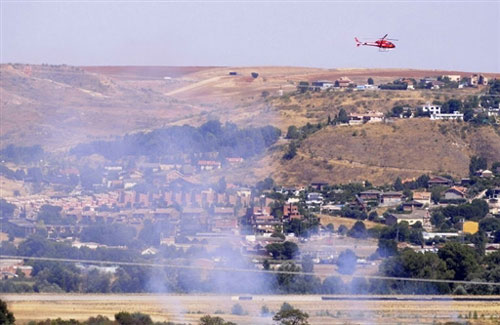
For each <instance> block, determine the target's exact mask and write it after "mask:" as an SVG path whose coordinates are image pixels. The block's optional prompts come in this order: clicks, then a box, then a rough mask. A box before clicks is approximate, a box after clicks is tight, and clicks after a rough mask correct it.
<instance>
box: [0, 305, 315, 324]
mask: <svg viewBox="0 0 500 325" xmlns="http://www.w3.org/2000/svg"><path fill="white" fill-rule="evenodd" d="M237 306H239V308H240V309H241V306H240V305H238V304H237V305H235V306H233V310H234V309H235V307H237ZM262 310H263V311H266V310H267V312H266V313H262V316H263V317H267V316H269V315H270V314H271V313H270V312H269V310H268V309H267V307H266V306H263V309H262ZM233 314H235V315H241V314H239V313H234V312H233ZM308 318H309V315H308V314H307V313H305V312H303V311H301V310H300V309H297V308H294V307H293V306H292V305H290V304H289V303H287V302H284V303H283V305H282V306H281V308H280V310H279V311H278V312H277V313H276V314H274V316H273V320H274V321H275V322H277V324H280V325H309V322H308V321H307V320H308ZM0 324H3V325H14V324H15V317H14V315H13V313H12V312H10V311H9V310H8V309H7V304H6V303H5V302H4V301H3V300H1V299H0ZM28 324H30V325H175V324H174V323H172V322H153V320H152V319H151V316H150V315H148V314H145V313H141V312H133V313H129V312H125V311H121V312H119V313H116V314H115V319H114V321H113V320H111V319H109V318H108V317H106V316H102V315H97V316H95V317H89V318H88V319H87V320H86V321H82V322H81V321H78V320H75V319H70V320H63V319H61V318H57V319H46V320H43V321H31V322H29V323H28ZM199 325H236V323H233V322H227V321H225V320H224V319H223V318H222V317H219V316H210V315H205V316H202V317H201V318H200V322H199Z"/></svg>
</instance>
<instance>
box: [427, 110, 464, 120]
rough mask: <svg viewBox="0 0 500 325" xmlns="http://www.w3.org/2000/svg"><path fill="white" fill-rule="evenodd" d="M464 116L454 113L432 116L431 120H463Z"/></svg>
mask: <svg viewBox="0 0 500 325" xmlns="http://www.w3.org/2000/svg"><path fill="white" fill-rule="evenodd" d="M463 119H464V114H463V113H460V112H459V111H454V112H453V113H448V114H444V113H443V114H441V113H440V114H431V120H463Z"/></svg>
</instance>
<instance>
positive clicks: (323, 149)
mask: <svg viewBox="0 0 500 325" xmlns="http://www.w3.org/2000/svg"><path fill="white" fill-rule="evenodd" d="M280 153H281V154H282V153H283V152H280ZM472 156H481V157H486V159H487V161H489V162H493V161H498V160H500V132H499V130H498V128H495V127H492V126H481V127H477V126H472V125H470V124H468V123H464V122H444V121H443V122H437V121H430V120H428V119H408V120H399V121H396V122H393V123H387V124H385V123H379V124H365V125H361V126H354V127H348V126H328V127H324V128H322V129H321V130H320V131H318V132H316V133H313V134H312V135H310V136H309V137H307V138H306V139H305V140H303V141H301V142H300V145H299V147H298V149H297V153H296V155H295V156H294V157H293V158H292V159H290V160H286V159H281V157H279V154H278V153H275V156H274V161H275V165H273V166H272V167H271V168H270V169H269V171H270V172H271V174H272V175H273V177H274V178H275V179H278V180H279V181H282V182H284V183H287V184H297V183H299V184H306V183H308V182H311V181H315V180H322V181H326V182H329V183H338V182H341V183H347V182H353V181H363V180H369V181H371V182H375V183H378V184H381V183H386V182H389V183H390V182H391V181H392V180H394V179H396V177H398V176H400V177H402V178H414V177H418V176H419V175H421V174H449V175H452V176H455V177H466V176H467V175H468V171H469V169H468V168H469V161H470V158H471V157H472ZM278 165H280V166H281V167H280V168H278V167H277V166H278Z"/></svg>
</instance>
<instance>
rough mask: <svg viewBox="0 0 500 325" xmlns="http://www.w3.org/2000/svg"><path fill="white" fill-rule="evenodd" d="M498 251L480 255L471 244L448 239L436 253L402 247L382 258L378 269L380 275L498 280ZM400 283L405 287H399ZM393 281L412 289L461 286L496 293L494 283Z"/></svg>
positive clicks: (432, 290) (426, 290) (446, 290)
mask: <svg viewBox="0 0 500 325" xmlns="http://www.w3.org/2000/svg"><path fill="white" fill-rule="evenodd" d="M499 261H500V253H499V252H495V253H492V254H490V255H488V256H480V255H479V254H478V253H477V252H476V250H474V249H473V248H472V247H469V246H467V245H464V244H461V243H455V242H449V243H446V244H445V245H444V246H443V247H442V248H440V249H439V251H438V253H437V254H435V253H430V252H426V253H417V252H415V251H413V250H411V249H404V250H403V251H401V252H400V253H398V254H397V255H395V256H393V257H391V258H389V259H386V260H384V262H383V263H382V265H381V267H380V270H381V272H382V273H383V274H384V275H387V276H395V277H408V278H421V279H445V280H467V281H468V280H471V281H484V282H498V281H499V280H500V264H498V262H499ZM403 283H404V285H405V287H402V284H403ZM403 283H399V284H394V286H393V287H391V288H393V289H397V288H399V289H401V290H402V289H404V290H408V289H411V290H412V291H413V292H414V293H436V294H446V293H452V292H454V290H460V291H462V290H464V289H465V291H466V293H469V294H498V293H499V292H500V288H498V286H488V285H474V284H468V285H466V286H465V288H464V287H462V286H458V285H450V284H447V283H439V284H434V283H427V284H423V283H420V284H418V285H417V284H414V285H411V284H409V283H406V282H403Z"/></svg>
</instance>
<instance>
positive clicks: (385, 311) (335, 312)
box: [2, 294, 500, 325]
mask: <svg viewBox="0 0 500 325" xmlns="http://www.w3.org/2000/svg"><path fill="white" fill-rule="evenodd" d="M423 298H426V297H423ZM427 298H428V297H427ZM2 299H4V300H5V301H7V304H8V306H9V309H10V310H11V311H12V312H14V315H15V317H16V320H17V323H18V324H26V323H27V322H28V321H29V320H43V319H46V318H52V319H54V318H58V317H61V318H63V319H70V318H74V319H78V320H85V319H87V318H88V317H90V316H95V315H98V314H101V315H105V316H108V317H109V318H111V319H112V318H113V317H114V314H115V313H117V312H120V311H128V312H135V311H140V312H143V313H146V314H149V315H151V317H152V319H153V320H154V321H172V322H176V323H186V324H189V323H191V324H197V323H198V320H199V319H200V317H201V316H203V315H205V314H212V315H214V314H218V315H219V316H221V317H223V318H224V319H225V320H226V321H232V322H235V323H237V324H240V325H247V324H248V325H250V324H273V322H272V319H271V317H270V316H269V317H262V316H261V315H260V310H261V307H262V306H264V305H265V306H267V307H268V308H269V309H270V310H271V311H277V310H279V308H280V306H281V304H282V303H283V302H285V301H286V302H288V303H290V304H292V305H293V306H294V307H295V308H299V309H301V310H303V311H305V312H307V313H309V315H310V318H309V320H310V323H311V324H324V325H326V324H367V323H369V324H396V323H400V324H432V323H434V322H442V323H444V322H447V321H459V320H462V318H463V317H464V316H465V315H467V316H468V315H469V314H470V315H471V316H472V317H474V314H476V315H477V318H478V319H477V320H476V319H471V321H472V322H473V323H474V324H499V322H500V301H495V302H491V301H490V302H488V301H428V300H425V299H424V300H422V301H370V300H357V301H350V300H336V301H324V300H322V299H321V296H318V295H303V296H301V295H283V296H279V295H269V296H265V295H262V296H260V295H259V296H253V299H252V300H239V299H238V296H229V295H151V294H129V295H109V294H103V295H98V294H26V295H23V294H4V295H2ZM237 303H238V304H240V305H241V306H242V307H243V309H244V311H245V313H246V314H245V315H232V314H231V308H232V306H234V305H235V304H237ZM459 315H460V316H459ZM483 315H484V316H483Z"/></svg>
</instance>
